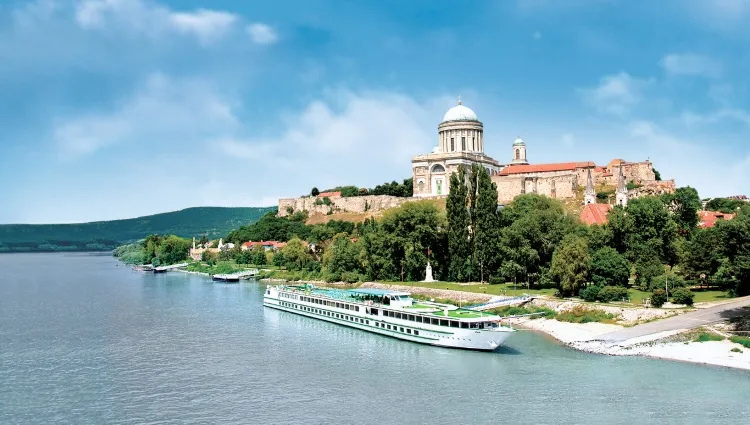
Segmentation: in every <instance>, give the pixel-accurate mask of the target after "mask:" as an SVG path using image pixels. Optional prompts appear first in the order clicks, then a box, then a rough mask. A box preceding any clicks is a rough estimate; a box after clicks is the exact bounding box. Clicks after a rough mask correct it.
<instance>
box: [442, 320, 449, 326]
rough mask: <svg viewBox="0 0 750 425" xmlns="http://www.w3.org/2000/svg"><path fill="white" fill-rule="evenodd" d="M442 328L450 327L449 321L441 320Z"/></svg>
mask: <svg viewBox="0 0 750 425" xmlns="http://www.w3.org/2000/svg"><path fill="white" fill-rule="evenodd" d="M440 326H448V321H447V320H441V321H440Z"/></svg>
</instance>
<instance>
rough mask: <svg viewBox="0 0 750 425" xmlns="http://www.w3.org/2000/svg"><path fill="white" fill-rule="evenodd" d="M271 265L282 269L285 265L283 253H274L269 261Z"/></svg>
mask: <svg viewBox="0 0 750 425" xmlns="http://www.w3.org/2000/svg"><path fill="white" fill-rule="evenodd" d="M271 264H273V265H274V266H275V267H279V268H281V267H284V265H285V264H286V258H284V253H283V252H281V251H276V252H274V254H273V258H272V259H271Z"/></svg>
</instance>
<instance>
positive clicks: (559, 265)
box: [550, 235, 589, 296]
mask: <svg viewBox="0 0 750 425" xmlns="http://www.w3.org/2000/svg"><path fill="white" fill-rule="evenodd" d="M588 272H589V251H588V246H587V245H586V240H585V239H584V238H581V237H578V236H573V235H570V236H568V237H566V238H565V239H563V241H562V243H561V244H560V246H559V247H558V248H557V249H556V250H555V252H554V254H553V255H552V265H551V267H550V274H551V275H552V278H553V279H554V280H555V282H556V283H557V284H558V286H559V289H560V293H561V294H562V295H563V296H571V295H574V294H577V293H578V291H579V290H580V288H581V287H582V286H583V285H584V284H585V283H586V281H587V280H588Z"/></svg>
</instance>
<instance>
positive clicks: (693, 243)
mask: <svg viewBox="0 0 750 425" xmlns="http://www.w3.org/2000/svg"><path fill="white" fill-rule="evenodd" d="M721 236H722V235H721V231H720V230H719V228H718V227H709V228H707V229H697V230H696V231H695V232H694V233H693V236H692V237H691V238H690V240H689V241H687V242H686V243H685V244H684V245H683V247H682V249H681V250H680V265H681V266H682V270H683V273H684V274H685V277H686V278H688V279H689V280H692V281H694V282H696V283H699V284H701V285H702V284H704V283H712V284H718V283H720V282H718V281H717V279H716V274H717V273H718V271H719V267H720V266H721V264H722V261H723V260H724V259H725V258H726V256H725V254H724V243H723V241H722V237H721Z"/></svg>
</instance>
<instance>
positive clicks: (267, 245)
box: [241, 241, 286, 251]
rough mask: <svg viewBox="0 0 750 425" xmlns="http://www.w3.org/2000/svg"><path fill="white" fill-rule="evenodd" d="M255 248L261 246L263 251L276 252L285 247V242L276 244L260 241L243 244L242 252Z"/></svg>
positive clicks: (274, 242) (276, 242)
mask: <svg viewBox="0 0 750 425" xmlns="http://www.w3.org/2000/svg"><path fill="white" fill-rule="evenodd" d="M256 246H262V247H263V249H265V250H266V251H278V250H279V249H281V248H283V247H285V246H286V242H278V241H260V242H252V241H250V242H245V243H243V244H242V248H241V249H242V250H243V251H247V250H248V249H253V248H255V247H256Z"/></svg>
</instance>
